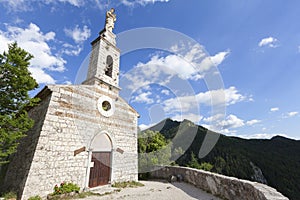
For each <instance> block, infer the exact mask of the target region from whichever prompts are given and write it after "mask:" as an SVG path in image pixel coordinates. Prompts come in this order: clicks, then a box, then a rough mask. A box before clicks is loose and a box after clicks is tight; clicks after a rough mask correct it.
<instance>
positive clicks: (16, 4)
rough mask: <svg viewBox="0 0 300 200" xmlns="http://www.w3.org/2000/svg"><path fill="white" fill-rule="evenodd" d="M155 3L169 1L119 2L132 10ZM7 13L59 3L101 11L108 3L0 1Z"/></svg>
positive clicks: (113, 4) (100, 0) (96, 0)
mask: <svg viewBox="0 0 300 200" xmlns="http://www.w3.org/2000/svg"><path fill="white" fill-rule="evenodd" d="M156 2H169V0H121V2H120V3H121V4H123V5H125V6H128V7H130V8H134V7H136V6H146V5H148V4H154V3H156ZM0 3H2V4H3V5H4V6H5V7H6V8H7V9H9V11H14V12H24V11H31V10H33V9H34V8H36V7H37V5H38V6H41V5H43V4H44V5H57V4H59V3H67V4H70V5H72V6H75V7H84V6H91V7H95V6H96V7H97V8H99V9H101V10H104V9H107V6H108V2H107V1H106V0H44V1H38V0H0ZM120 3H119V2H109V6H110V7H116V6H118V5H119V4H120Z"/></svg>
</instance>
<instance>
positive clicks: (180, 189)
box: [85, 181, 220, 200]
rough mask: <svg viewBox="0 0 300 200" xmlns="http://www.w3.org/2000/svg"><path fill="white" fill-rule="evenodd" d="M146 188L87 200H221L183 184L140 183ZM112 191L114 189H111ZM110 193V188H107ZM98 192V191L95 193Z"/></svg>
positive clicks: (124, 190)
mask: <svg viewBox="0 0 300 200" xmlns="http://www.w3.org/2000/svg"><path fill="white" fill-rule="evenodd" d="M140 182H141V183H143V184H144V185H145V186H142V187H137V188H124V189H121V191H120V192H117V191H115V192H112V193H111V194H108V195H104V196H90V197H87V198H85V200H111V199H127V200H136V199H137V200H184V199H195V200H196V199H200V200H220V199H219V198H217V197H214V196H213V195H211V194H208V193H206V192H204V191H202V190H200V189H198V188H196V187H194V186H192V185H190V184H187V183H183V182H180V183H179V182H174V183H172V184H171V183H168V182H161V181H140ZM110 189H111V191H112V190H113V189H114V188H110ZM106 191H109V188H106ZM95 192H96V191H95Z"/></svg>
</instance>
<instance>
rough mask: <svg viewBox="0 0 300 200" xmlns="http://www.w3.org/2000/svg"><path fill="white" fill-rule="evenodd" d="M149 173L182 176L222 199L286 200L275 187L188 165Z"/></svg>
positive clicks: (156, 175)
mask: <svg viewBox="0 0 300 200" xmlns="http://www.w3.org/2000/svg"><path fill="white" fill-rule="evenodd" d="M150 175H151V177H152V178H162V179H169V178H170V177H171V176H182V178H183V181H185V182H187V183H189V184H192V185H194V186H196V187H198V188H200V189H202V190H205V191H207V192H209V193H211V194H213V195H215V196H218V197H221V198H223V199H229V200H235V199H239V200H258V199H259V200H288V198H287V197H285V196H283V195H282V194H281V193H279V192H278V191H277V190H276V189H274V188H272V187H270V186H267V185H265V184H262V183H257V182H252V181H248V180H242V179H238V178H235V177H229V176H224V175H221V174H216V173H212V172H208V171H204V170H199V169H193V168H188V167H179V166H164V167H157V168H156V169H155V170H154V171H152V172H150Z"/></svg>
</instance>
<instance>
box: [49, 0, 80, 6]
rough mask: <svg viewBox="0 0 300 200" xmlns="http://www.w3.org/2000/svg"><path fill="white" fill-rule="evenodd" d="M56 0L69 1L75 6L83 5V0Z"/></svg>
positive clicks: (50, 0)
mask: <svg viewBox="0 0 300 200" xmlns="http://www.w3.org/2000/svg"><path fill="white" fill-rule="evenodd" d="M58 1H59V2H63V3H69V4H71V5H73V6H76V7H80V6H83V5H84V0H58ZM47 2H55V0H47Z"/></svg>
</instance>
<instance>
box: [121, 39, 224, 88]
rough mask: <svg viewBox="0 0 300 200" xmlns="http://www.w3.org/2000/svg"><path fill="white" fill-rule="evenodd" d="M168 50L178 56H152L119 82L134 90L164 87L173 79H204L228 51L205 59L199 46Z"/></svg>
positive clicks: (175, 46) (178, 47)
mask: <svg viewBox="0 0 300 200" xmlns="http://www.w3.org/2000/svg"><path fill="white" fill-rule="evenodd" d="M170 50H171V51H172V52H175V53H178V54H176V55H175V54H171V55H167V56H159V55H153V56H152V57H151V58H150V60H149V61H148V62H146V63H141V62H140V63H138V64H137V65H136V66H134V68H133V70H131V71H129V72H127V73H126V74H124V76H123V77H122V79H123V80H121V81H124V82H126V84H123V85H124V86H125V87H127V88H128V89H131V90H135V89H136V88H139V87H141V86H144V85H147V84H149V83H157V84H161V85H165V84H166V83H168V82H169V81H170V80H171V79H172V78H174V77H179V78H180V79H181V80H198V79H201V78H203V77H204V76H203V75H204V72H205V71H207V70H210V69H211V68H212V67H213V66H215V64H220V63H221V62H222V61H223V60H224V59H225V57H226V55H228V54H229V51H226V52H219V53H217V54H216V55H215V56H212V57H207V56H205V55H206V54H205V53H204V50H203V47H201V46H200V45H199V44H196V45H189V46H186V45H180V46H179V45H174V46H172V47H171V48H170ZM212 61H214V62H215V63H213V62H212Z"/></svg>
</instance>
